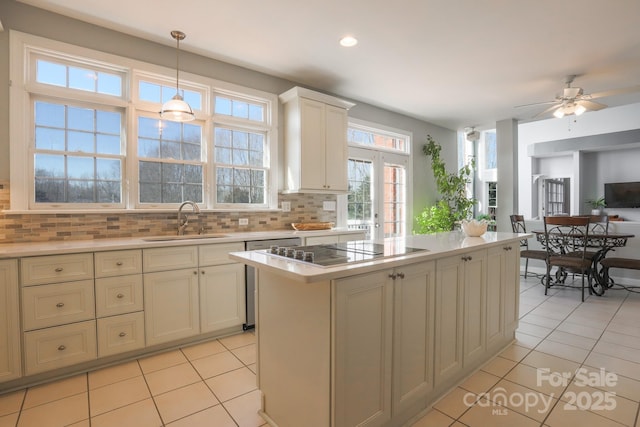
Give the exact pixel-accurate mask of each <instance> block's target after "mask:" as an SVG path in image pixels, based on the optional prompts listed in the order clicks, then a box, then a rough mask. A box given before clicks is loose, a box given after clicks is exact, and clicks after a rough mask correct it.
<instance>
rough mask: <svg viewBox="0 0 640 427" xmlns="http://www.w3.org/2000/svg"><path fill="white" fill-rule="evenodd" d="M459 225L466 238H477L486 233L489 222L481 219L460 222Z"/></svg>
mask: <svg viewBox="0 0 640 427" xmlns="http://www.w3.org/2000/svg"><path fill="white" fill-rule="evenodd" d="M460 225H461V226H462V231H464V234H466V235H467V236H469V237H479V236H482V235H483V234H484V233H486V232H487V226H488V225H489V221H487V220H486V219H481V220H480V221H478V220H477V219H470V220H462V221H460Z"/></svg>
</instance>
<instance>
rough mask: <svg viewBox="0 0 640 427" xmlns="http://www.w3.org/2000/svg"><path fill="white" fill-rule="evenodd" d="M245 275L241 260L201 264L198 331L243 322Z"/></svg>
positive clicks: (217, 328)
mask: <svg viewBox="0 0 640 427" xmlns="http://www.w3.org/2000/svg"><path fill="white" fill-rule="evenodd" d="M244 275H245V267H244V264H238V263H235V264H225V265H218V266H213V267H200V327H201V331H200V332H202V333H205V332H214V331H218V330H221V329H225V328H230V327H233V326H242V324H243V323H245V320H246V315H245V311H246V308H245V283H244V282H245V280H244V277H245V276H244Z"/></svg>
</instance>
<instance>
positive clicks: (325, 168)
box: [280, 87, 354, 193]
mask: <svg viewBox="0 0 640 427" xmlns="http://www.w3.org/2000/svg"><path fill="white" fill-rule="evenodd" d="M280 99H281V100H282V102H284V112H285V163H286V169H285V173H286V190H285V192H316V193H346V191H347V110H348V109H349V108H351V107H352V106H353V105H354V104H352V103H350V102H346V101H343V100H341V99H338V98H334V97H331V96H328V95H324V94H321V93H318V92H314V91H310V90H307V89H303V88H299V87H295V88H293V89H291V90H289V91H287V92H285V93H283V94H282V95H280Z"/></svg>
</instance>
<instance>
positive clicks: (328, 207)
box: [322, 201, 336, 211]
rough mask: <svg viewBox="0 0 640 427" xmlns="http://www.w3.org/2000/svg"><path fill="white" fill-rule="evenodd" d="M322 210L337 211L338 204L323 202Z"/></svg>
mask: <svg viewBox="0 0 640 427" xmlns="http://www.w3.org/2000/svg"><path fill="white" fill-rule="evenodd" d="M322 209H324V210H325V211H335V210H336V202H334V201H327V202H322Z"/></svg>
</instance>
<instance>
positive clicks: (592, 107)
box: [576, 99, 607, 111]
mask: <svg viewBox="0 0 640 427" xmlns="http://www.w3.org/2000/svg"><path fill="white" fill-rule="evenodd" d="M576 104H578V105H582V106H583V107H584V108H586V109H587V111H598V110H602V109H603V108H607V106H606V105H604V104H601V103H599V102H593V101H588V100H586V99H581V100H580V101H576Z"/></svg>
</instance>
